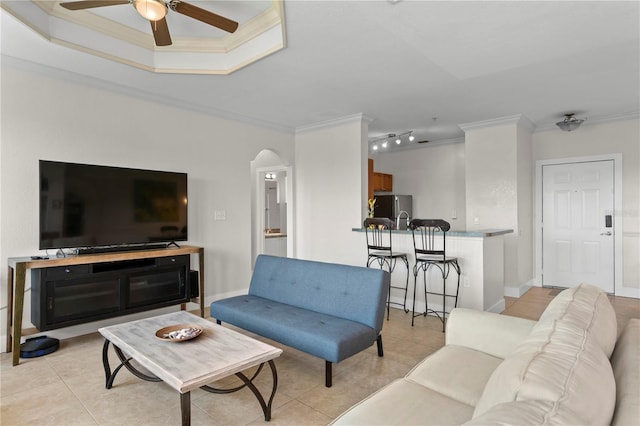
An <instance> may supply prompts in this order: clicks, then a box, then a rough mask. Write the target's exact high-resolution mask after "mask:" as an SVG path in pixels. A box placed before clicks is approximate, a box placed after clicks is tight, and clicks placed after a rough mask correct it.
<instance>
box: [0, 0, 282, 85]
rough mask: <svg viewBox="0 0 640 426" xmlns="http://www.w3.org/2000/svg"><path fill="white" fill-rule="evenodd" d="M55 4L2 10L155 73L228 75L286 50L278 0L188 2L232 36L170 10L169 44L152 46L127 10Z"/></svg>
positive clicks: (77, 45)
mask: <svg viewBox="0 0 640 426" xmlns="http://www.w3.org/2000/svg"><path fill="white" fill-rule="evenodd" d="M59 3H60V2H59V1H40V0H33V1H3V2H2V8H3V9H5V10H6V11H8V12H9V13H11V14H12V15H13V16H15V17H16V18H17V19H19V20H20V21H22V22H23V23H25V24H26V25H28V26H29V27H31V28H32V29H34V30H35V31H37V32H38V33H40V34H41V35H42V36H44V37H45V38H47V39H48V40H50V41H52V42H54V43H58V44H61V45H64V46H67V47H70V48H73V49H77V50H80V51H83V52H87V53H90V54H93V55H96V56H100V57H103V58H107V59H111V60H114V61H117V62H122V63H125V64H128V65H132V66H135V67H138V68H141V69H145V70H147V71H152V72H158V73H190V74H229V73H232V72H233V71H236V70H238V69H240V68H242V67H244V66H246V65H249V64H251V63H253V62H255V61H257V60H259V59H261V58H263V57H265V56H267V55H269V54H271V53H274V52H276V51H278V50H280V49H283V48H284V47H285V25H284V10H283V4H282V1H278V0H257V1H251V2H245V1H243V2H233V1H190V2H189V3H190V4H193V5H195V6H198V7H200V8H203V9H206V10H209V11H212V12H215V13H217V14H219V15H222V16H225V17H228V18H230V19H233V20H235V21H237V22H238V23H239V24H240V25H239V27H238V30H237V31H236V32H235V33H233V34H228V33H226V32H224V31H222V30H219V29H217V28H214V27H211V26H210V25H206V24H204V23H201V22H199V21H197V20H194V19H192V18H189V17H187V16H184V15H181V14H178V13H175V12H172V11H169V13H168V14H167V17H166V19H167V23H168V26H169V29H170V32H171V38H172V39H173V44H172V45H171V46H165V47H157V46H156V45H155V43H154V40H153V35H152V33H151V30H150V28H149V21H147V20H146V19H144V18H143V17H141V16H140V15H139V14H138V13H137V12H136V10H135V9H134V8H133V6H131V5H127V4H123V5H115V6H109V7H99V8H93V9H87V10H77V11H70V10H67V9H64V8H62V7H61V6H60V4H59Z"/></svg>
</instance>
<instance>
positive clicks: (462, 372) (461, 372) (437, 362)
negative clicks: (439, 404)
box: [406, 345, 502, 406]
mask: <svg viewBox="0 0 640 426" xmlns="http://www.w3.org/2000/svg"><path fill="white" fill-rule="evenodd" d="M501 362H502V359H501V358H496V357H494V356H491V355H488V354H485V353H483V352H479V351H476V350H474V349H469V348H465V347H463V346H457V345H447V346H445V347H443V348H441V349H440V350H438V351H436V352H435V353H433V354H431V355H429V356H428V357H427V358H425V359H424V360H423V361H422V362H420V363H419V364H418V365H416V366H415V367H414V368H413V370H411V371H410V372H409V374H407V376H406V378H407V380H410V381H412V382H414V383H417V384H419V385H422V386H426V387H428V388H431V389H433V390H434V391H436V392H439V393H441V394H443V395H445V396H448V397H449V398H453V399H455V400H456V401H459V402H462V403H464V404H467V405H471V406H475V405H476V404H477V402H478V399H480V396H481V395H482V390H483V389H484V386H485V384H486V383H487V380H489V377H490V376H491V373H493V370H495V369H496V367H497V366H498V365H499V364H500V363H501Z"/></svg>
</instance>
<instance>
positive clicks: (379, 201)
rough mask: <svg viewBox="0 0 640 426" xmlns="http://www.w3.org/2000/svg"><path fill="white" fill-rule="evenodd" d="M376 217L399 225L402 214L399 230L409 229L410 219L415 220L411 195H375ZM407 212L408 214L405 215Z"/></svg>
mask: <svg viewBox="0 0 640 426" xmlns="http://www.w3.org/2000/svg"><path fill="white" fill-rule="evenodd" d="M374 198H375V199H376V204H375V208H374V217H388V218H389V219H393V220H394V221H395V222H396V224H397V223H398V215H399V214H400V213H401V212H402V217H401V218H400V224H399V225H400V226H399V227H398V229H407V223H408V219H412V218H413V212H412V209H413V199H412V197H411V195H398V194H384V195H382V194H380V195H375V197H374ZM405 212H406V214H404V213H405Z"/></svg>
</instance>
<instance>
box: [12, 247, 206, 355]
mask: <svg viewBox="0 0 640 426" xmlns="http://www.w3.org/2000/svg"><path fill="white" fill-rule="evenodd" d="M144 248H145V249H146V250H142V249H139V250H137V251H119V252H116V253H102V254H87V255H86V256H67V257H63V258H48V259H31V257H10V258H8V259H7V263H8V267H9V268H8V274H7V309H6V319H7V322H6V324H7V335H6V339H7V340H6V344H7V352H11V353H12V364H13V365H18V364H19V363H20V343H22V342H21V340H20V339H21V337H22V336H23V335H30V334H36V333H38V332H39V330H38V329H37V328H35V327H32V328H26V329H23V328H22V317H23V313H24V299H25V278H26V276H27V272H28V271H32V270H34V269H46V270H59V269H60V272H61V275H64V276H65V277H66V278H65V281H66V280H67V279H70V278H71V277H69V274H72V275H73V274H74V273H77V274H79V275H78V280H74V279H71V281H72V284H79V283H80V282H81V281H83V278H82V277H80V275H85V271H86V274H89V273H96V274H97V273H99V274H108V273H113V274H117V273H120V272H123V271H124V270H123V269H121V268H119V266H121V265H124V264H121V263H119V262H122V261H127V263H126V266H127V268H128V267H129V266H135V267H136V268H137V267H140V268H142V269H144V268H145V267H146V266H144V265H143V264H142V263H137V262H138V261H141V260H142V259H153V261H155V262H156V265H157V266H156V269H160V268H164V267H165V266H164V263H166V264H168V265H173V264H175V262H173V261H171V258H173V257H176V256H180V255H185V254H196V255H198V270H199V274H198V294H199V296H198V297H196V298H191V302H194V303H198V304H199V305H200V316H201V317H203V318H204V315H205V309H204V299H205V297H204V296H205V291H204V283H205V276H204V266H205V261H204V248H203V247H196V246H189V245H183V246H181V247H180V248H170V249H164V250H152V249H149V246H144ZM159 258H165V260H164V261H162V260H160V259H159ZM129 261H135V262H134V263H133V264H131V263H129ZM150 261H151V260H150ZM116 263H117V264H116ZM159 263H162V264H163V265H159ZM147 266H148V265H147ZM185 266H186V265H185ZM60 267H63V268H60ZM66 267H68V268H66ZM82 268H84V270H83V269H82ZM114 268H115V270H114ZM127 268H125V269H127ZM67 269H68V272H67ZM167 269H170V268H169V267H167ZM97 270H99V271H97ZM54 272H55V271H54ZM133 273H134V274H135V276H136V277H138V272H133ZM190 273H191V272H190ZM142 275H144V274H142ZM138 278H139V277H138ZM54 281H59V280H58V279H57V278H56V279H55V280H54ZM139 281H140V280H139ZM143 281H144V280H142V281H141V282H143ZM61 282H62V281H61ZM185 291H186V290H185ZM191 294H192V293H191V292H190V293H189V296H191ZM177 303H180V306H181V309H183V310H184V309H186V308H187V304H186V303H181V302H176V304H177ZM136 309H137V307H136Z"/></svg>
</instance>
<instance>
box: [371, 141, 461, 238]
mask: <svg viewBox="0 0 640 426" xmlns="http://www.w3.org/2000/svg"><path fill="white" fill-rule="evenodd" d="M371 158H373V161H374V170H375V171H377V172H382V173H390V174H392V175H393V192H395V193H397V194H408V195H412V196H413V217H416V218H422V219H427V218H430V219H444V220H446V221H448V222H449V223H450V224H451V229H454V230H457V231H464V230H466V224H465V216H466V212H465V205H466V202H465V160H464V159H465V145H464V140H463V139H460V140H454V141H450V142H449V143H437V144H433V145H430V144H427V145H424V147H420V148H415V149H407V150H403V151H395V152H389V153H384V154H376V155H372V156H371ZM454 213H455V216H456V217H457V218H456V219H454V218H453V216H454Z"/></svg>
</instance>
